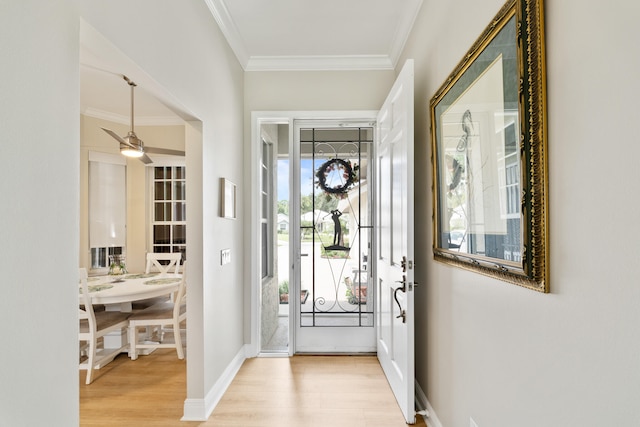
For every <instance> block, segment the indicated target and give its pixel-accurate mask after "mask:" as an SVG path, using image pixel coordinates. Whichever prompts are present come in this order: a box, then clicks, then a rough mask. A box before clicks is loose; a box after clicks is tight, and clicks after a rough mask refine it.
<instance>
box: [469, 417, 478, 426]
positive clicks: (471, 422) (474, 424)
mask: <svg viewBox="0 0 640 427" xmlns="http://www.w3.org/2000/svg"><path fill="white" fill-rule="evenodd" d="M469 427H478V424H476V422H475V421H473V418H471V417H469Z"/></svg>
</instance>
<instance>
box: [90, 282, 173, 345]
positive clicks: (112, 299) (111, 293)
mask: <svg viewBox="0 0 640 427" xmlns="http://www.w3.org/2000/svg"><path fill="white" fill-rule="evenodd" d="M181 281H182V274H173V273H165V274H161V273H153V272H152V273H132V274H122V275H103V276H90V277H88V278H87V287H88V290H89V296H90V297H91V304H92V305H93V306H96V305H104V307H105V310H107V311H122V312H131V311H132V303H133V302H134V301H140V300H145V299H150V298H156V297H161V296H164V295H167V297H168V296H169V295H170V294H172V293H174V292H176V291H177V290H178V288H179V287H180V282H181ZM78 290H79V291H78V297H79V302H80V303H81V304H83V303H84V301H83V299H82V286H81V285H79V286H78ZM126 345H128V342H127V337H126V335H125V334H123V333H122V331H114V332H112V333H110V334H108V335H106V336H105V337H104V346H105V348H120V347H123V346H126ZM141 354H144V353H141Z"/></svg>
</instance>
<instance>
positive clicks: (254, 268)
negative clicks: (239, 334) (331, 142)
mask: <svg viewBox="0 0 640 427" xmlns="http://www.w3.org/2000/svg"><path fill="white" fill-rule="evenodd" d="M377 115H378V110H352V111H252V112H251V145H250V153H249V156H250V163H249V174H248V183H249V191H248V193H249V197H248V198H247V197H245V199H244V200H245V204H246V205H247V206H248V209H247V211H249V212H250V215H249V227H247V229H248V230H249V233H248V236H247V235H245V244H246V247H248V248H250V249H249V254H248V255H249V256H250V260H251V261H250V263H251V265H250V268H249V270H248V274H249V277H248V278H247V279H248V280H245V283H247V286H246V287H245V310H246V311H245V313H246V314H245V322H247V324H249V325H250V330H249V331H248V332H249V336H248V344H247V347H246V348H247V357H257V356H260V355H261V354H260V353H261V342H260V331H261V329H262V325H261V305H260V302H261V295H262V292H261V285H262V280H261V277H260V271H261V270H260V260H261V251H260V249H261V245H260V207H261V206H260V205H261V197H260V161H261V156H262V140H261V136H260V126H262V125H263V124H288V125H289V153H290V155H291V153H293V152H294V151H293V150H294V121H300V120H303V121H315V120H332V121H338V120H350V121H352V120H363V121H367V122H376V120H377ZM374 127H375V125H374ZM289 168H290V173H292V172H293V171H292V170H291V169H292V168H293V162H290V165H289ZM291 176H292V177H294V179H295V175H294V174H293V173H292V175H291ZM292 187H295V185H294V186H292ZM290 191H291V189H290ZM291 220H293V222H294V224H292V223H290V225H289V226H290V227H291V228H293V227H295V226H296V224H295V223H299V219H298V221H296V219H295V218H292V219H290V221H291ZM297 225H298V226H299V224H297ZM291 259H293V258H291ZM291 274H294V272H291ZM293 298H295V295H293ZM294 301H295V299H294ZM292 319H294V304H289V323H290V326H291V321H292ZM294 332H295V328H293V327H289V356H292V355H293V354H294V349H295V334H294ZM283 354H284V353H283Z"/></svg>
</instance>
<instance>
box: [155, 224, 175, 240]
mask: <svg viewBox="0 0 640 427" xmlns="http://www.w3.org/2000/svg"><path fill="white" fill-rule="evenodd" d="M153 243H155V244H158V243H160V244H168V243H171V226H169V225H154V226H153Z"/></svg>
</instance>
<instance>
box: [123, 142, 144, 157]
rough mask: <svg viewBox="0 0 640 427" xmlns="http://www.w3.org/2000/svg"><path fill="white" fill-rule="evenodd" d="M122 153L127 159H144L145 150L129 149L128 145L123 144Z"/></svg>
mask: <svg viewBox="0 0 640 427" xmlns="http://www.w3.org/2000/svg"><path fill="white" fill-rule="evenodd" d="M120 153H121V154H123V155H125V156H127V157H142V155H143V154H144V150H143V149H142V147H140V148H133V147H129V146H127V145H123V144H121V145H120Z"/></svg>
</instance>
